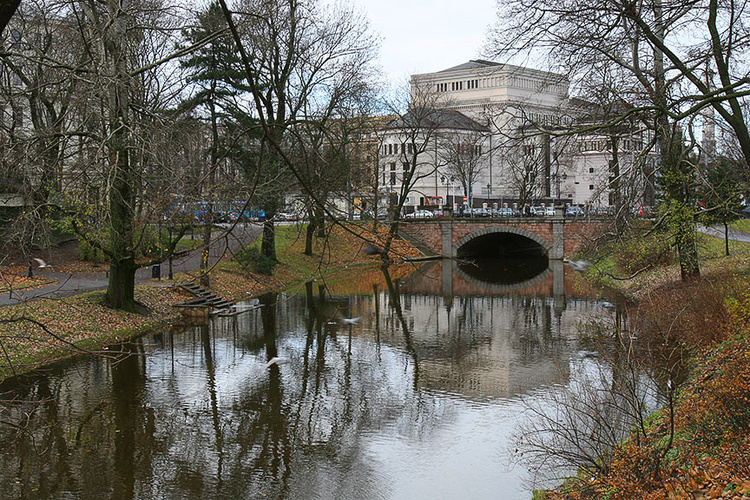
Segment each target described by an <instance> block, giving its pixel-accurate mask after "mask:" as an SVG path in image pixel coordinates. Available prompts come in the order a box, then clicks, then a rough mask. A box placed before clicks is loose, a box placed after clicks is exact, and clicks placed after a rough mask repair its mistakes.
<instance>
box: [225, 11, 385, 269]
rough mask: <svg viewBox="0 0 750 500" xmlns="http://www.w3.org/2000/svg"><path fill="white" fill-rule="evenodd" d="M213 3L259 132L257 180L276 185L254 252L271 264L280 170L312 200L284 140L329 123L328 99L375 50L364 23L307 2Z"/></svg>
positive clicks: (348, 14)
mask: <svg viewBox="0 0 750 500" xmlns="http://www.w3.org/2000/svg"><path fill="white" fill-rule="evenodd" d="M220 3H221V5H222V10H223V11H224V15H225V17H226V19H227V22H228V24H229V26H230V29H231V31H232V34H233V37H234V40H235V43H236V45H237V47H238V50H239V52H240V54H241V57H242V64H243V69H244V71H245V74H246V77H247V79H248V85H249V87H250V90H251V94H252V98H253V103H254V105H255V109H254V111H255V113H257V115H256V116H257V118H258V119H259V121H260V125H261V128H262V130H263V138H262V141H261V155H260V157H259V159H258V162H257V165H256V167H257V168H258V170H259V172H260V173H262V174H263V176H264V178H268V179H276V180H277V181H278V180H281V182H277V183H276V186H277V189H276V190H275V191H273V190H272V191H270V192H269V194H268V196H265V197H262V199H263V203H264V205H265V209H266V213H267V214H268V215H270V217H269V218H267V219H266V222H265V224H264V231H263V243H262V245H261V248H262V252H263V254H264V255H266V256H267V257H271V258H274V259H275V243H274V225H273V215H274V214H275V213H276V211H277V210H278V207H279V206H280V204H281V201H282V199H283V194H285V191H286V187H287V186H288V183H287V181H286V179H287V178H286V177H285V176H284V170H287V169H288V170H290V171H291V172H292V173H293V174H294V176H295V177H296V179H297V181H298V182H299V183H300V185H301V186H302V188H303V189H305V191H307V193H308V194H310V195H311V196H314V195H313V190H312V189H309V186H306V185H305V180H304V176H303V175H301V174H300V173H299V172H298V171H297V169H296V167H295V163H294V160H293V158H292V157H291V156H290V154H289V150H288V148H287V147H288V144H289V143H288V142H287V140H286V135H287V132H288V131H289V130H290V127H293V126H295V124H296V123H298V122H300V121H304V120H306V119H307V118H308V116H310V117H311V118H312V119H315V120H318V121H321V120H322V119H323V118H325V117H331V116H333V113H334V111H335V110H336V107H335V106H330V103H331V102H335V100H334V101H331V99H330V97H331V96H334V95H335V94H336V92H338V90H339V89H341V88H342V86H341V83H342V82H343V81H345V80H346V79H348V78H350V76H351V75H357V74H362V73H363V72H366V71H368V68H369V65H370V61H371V59H372V56H373V51H374V49H375V47H376V46H377V43H376V40H375V39H374V38H373V36H372V35H371V34H370V33H369V27H368V24H367V22H366V21H365V19H364V18H362V17H361V15H360V14H358V13H356V12H354V11H353V10H350V9H348V8H339V9H335V10H334V9H330V10H324V8H323V7H322V6H321V4H320V3H318V2H316V1H312V0H311V1H298V0H270V1H266V0H248V1H247V2H246V3H245V4H244V5H243V8H242V9H241V10H238V11H237V12H232V11H230V9H229V7H228V6H227V4H226V2H225V1H224V0H220ZM347 75H348V76H347ZM356 79H357V78H354V80H356ZM344 87H346V86H344ZM285 183H286V184H285ZM316 203H317V204H318V205H320V206H323V205H322V204H321V203H320V202H319V200H316Z"/></svg>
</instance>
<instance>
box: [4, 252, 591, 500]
mask: <svg viewBox="0 0 750 500" xmlns="http://www.w3.org/2000/svg"><path fill="white" fill-rule="evenodd" d="M564 272H565V271H564V269H563V270H561V274H556V272H552V271H550V272H549V273H548V274H549V276H547V277H545V278H543V279H542V280H540V281H536V282H533V283H527V284H526V286H525V288H521V289H516V290H513V291H508V290H505V289H503V288H502V287H499V288H498V287H495V288H493V287H489V288H481V286H479V285H478V284H477V283H476V282H475V281H469V280H466V279H465V278H463V277H462V276H461V274H460V273H458V272H456V271H455V269H453V268H451V267H450V266H440V265H433V266H428V267H426V268H423V269H420V270H419V272H417V273H415V274H413V275H411V276H408V277H403V278H394V277H391V276H390V275H389V274H388V273H385V274H383V276H382V279H381V280H379V281H374V282H369V281H367V282H363V283H362V284H361V286H360V287H359V288H358V289H356V290H355V291H354V293H340V292H339V291H338V290H337V288H336V287H335V286H333V285H324V284H322V283H319V282H316V283H308V284H307V285H306V286H305V287H304V289H303V290H301V291H300V293H296V294H267V295H264V296H263V297H260V304H261V307H260V308H259V309H257V310H252V311H249V312H246V313H243V314H240V315H238V316H234V317H228V318H216V319H215V320H213V321H212V322H211V323H209V324H203V325H200V326H191V327H186V328H185V329H184V331H182V332H174V331H166V332H159V333H157V334H153V335H147V336H144V337H142V338H140V339H138V340H137V341H134V342H133V343H131V344H129V345H127V346H125V347H126V349H127V351H128V353H129V355H127V356H124V357H122V358H121V359H119V360H118V361H116V362H112V361H111V360H108V359H100V358H89V359H80V360H77V361H75V362H72V363H67V364H62V365H58V366H55V367H54V368H53V369H51V370H49V371H46V372H43V373H39V374H36V375H34V376H31V377H26V378H23V379H21V380H19V381H17V382H16V384H15V386H14V387H12V389H13V390H14V391H16V393H15V397H17V398H18V399H19V400H25V401H30V402H28V403H25V404H18V405H11V409H10V410H9V411H8V412H7V414H6V415H4V420H6V421H10V422H13V423H14V424H15V425H16V427H15V428H11V427H9V426H2V427H0V433H2V435H0V438H2V440H3V442H4V443H6V446H5V450H4V453H3V456H2V466H3V467H2V471H1V472H0V476H1V477H2V485H0V495H2V496H3V497H4V498H19V497H30V498H35V497H65V496H72V497H85V498H88V497H94V496H103V497H112V498H232V499H234V498H261V497H267V498H287V499H298V498H304V499H308V498H327V499H351V498H363V499H369V498H389V499H390V498H392V499H400V498H409V499H413V498H497V497H498V492H503V498H528V497H529V492H528V491H527V490H526V484H525V483H524V474H525V472H524V470H522V469H518V468H512V467H509V465H508V459H507V456H505V455H504V453H505V447H506V445H507V443H508V439H509V438H510V436H511V434H512V432H513V430H514V427H515V419H516V415H517V414H518V413H519V411H520V407H519V404H520V401H519V397H518V396H519V395H521V394H527V395H530V396H533V395H534V394H535V393H538V392H539V391H544V390H546V389H545V388H549V387H552V386H554V385H556V384H566V383H567V382H568V380H569V377H570V368H569V367H570V365H571V360H572V359H574V358H575V353H576V350H577V347H576V337H575V324H576V322H577V320H578V318H580V317H581V316H582V315H586V314H589V313H590V312H591V311H592V309H593V304H594V303H593V302H592V301H591V300H590V299H588V298H586V297H585V296H580V295H577V294H578V292H576V291H574V290H575V288H574V287H573V285H572V284H568V283H567V282H566V280H565V274H564ZM356 279H357V277H356V276H352V279H351V280H350V281H352V280H356ZM349 284H351V283H349ZM566 291H570V293H566ZM354 316H358V317H361V318H362V319H361V321H360V322H359V324H353V323H351V322H350V323H347V324H343V323H342V321H341V320H342V318H351V317H354ZM274 357H284V358H288V359H289V360H290V362H289V363H287V364H282V365H278V364H273V365H271V366H270V367H268V368H267V367H266V362H267V361H268V360H270V359H271V358H274ZM6 389H10V387H9V388H6ZM31 401H36V402H39V403H40V404H34V403H31Z"/></svg>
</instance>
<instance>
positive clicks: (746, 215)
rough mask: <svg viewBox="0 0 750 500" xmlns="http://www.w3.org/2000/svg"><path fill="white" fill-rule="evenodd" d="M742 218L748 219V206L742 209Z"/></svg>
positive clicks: (749, 206)
mask: <svg viewBox="0 0 750 500" xmlns="http://www.w3.org/2000/svg"><path fill="white" fill-rule="evenodd" d="M741 213H742V216H743V217H744V218H746V219H750V205H748V206H746V207H745V208H743V209H742V212H741Z"/></svg>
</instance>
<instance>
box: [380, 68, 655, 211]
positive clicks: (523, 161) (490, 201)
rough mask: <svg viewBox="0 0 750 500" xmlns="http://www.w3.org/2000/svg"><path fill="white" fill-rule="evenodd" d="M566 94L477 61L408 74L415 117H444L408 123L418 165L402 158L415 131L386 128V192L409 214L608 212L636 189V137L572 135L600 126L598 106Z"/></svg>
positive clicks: (521, 71) (552, 84) (524, 74)
mask: <svg viewBox="0 0 750 500" xmlns="http://www.w3.org/2000/svg"><path fill="white" fill-rule="evenodd" d="M568 92H569V83H568V81H567V80H566V79H565V77H563V76H562V75H559V74H555V73H550V72H545V71H539V70H534V69H529V68H523V67H519V66H513V65H509V64H500V63H495V62H491V61H483V60H472V61H469V62H467V63H465V64H461V65H459V66H455V67H452V68H449V69H446V70H443V71H439V72H437V73H428V74H418V75H413V76H412V78H411V94H412V101H413V102H412V103H411V106H412V109H421V108H430V109H433V110H434V111H433V113H434V114H439V113H443V114H444V115H446V117H445V118H443V119H442V120H441V123H440V124H438V125H435V124H431V123H430V124H427V125H423V124H420V123H418V122H417V121H415V120H412V123H410V124H409V125H410V126H411V127H413V128H415V129H421V134H422V135H421V138H420V140H421V141H422V142H421V143H419V144H421V152H420V154H419V155H418V156H416V157H415V156H414V155H413V154H412V155H410V154H409V153H410V146H411V147H412V148H415V147H416V146H417V143H418V142H419V141H414V140H412V139H413V137H412V136H417V135H419V132H415V131H411V130H408V127H407V126H404V122H405V121H407V120H403V119H402V120H396V121H395V122H392V123H391V125H389V126H388V127H386V129H385V130H384V131H383V132H382V141H381V142H382V145H381V149H380V160H379V161H380V163H379V171H380V173H381V175H382V176H383V179H384V181H388V182H384V184H383V185H387V186H388V187H389V189H391V190H392V192H394V193H401V194H402V196H404V211H405V212H406V213H408V212H411V211H413V210H416V209H418V208H426V207H429V206H430V205H435V204H436V203H439V204H442V205H446V206H452V208H454V209H458V208H459V207H460V206H472V207H485V208H488V207H495V208H497V207H501V206H513V205H525V204H530V205H537V204H541V203H546V204H555V205H582V206H584V205H585V206H588V207H596V208H597V209H598V210H606V209H608V207H611V206H613V205H614V204H615V203H617V201H618V200H619V199H621V196H620V195H619V194H616V193H613V190H617V189H621V187H623V186H625V185H626V184H627V185H628V186H629V189H631V190H633V189H635V190H636V191H637V188H633V187H632V184H633V181H632V177H633V176H635V174H636V173H638V175H640V174H641V173H642V170H643V168H641V167H640V166H639V164H640V163H641V162H643V156H642V155H641V154H640V152H641V150H642V149H643V143H644V137H643V134H642V132H637V131H635V129H634V128H631V129H627V128H625V127H621V128H620V129H618V131H617V132H616V134H615V133H613V132H612V131H610V130H609V129H606V133H605V132H601V131H594V132H586V133H571V131H574V130H587V129H590V127H586V126H585V125H588V124H590V123H593V120H595V119H598V116H596V115H597V108H598V107H597V105H596V104H592V103H586V102H584V101H581V100H579V99H571V98H570V97H569V95H568ZM415 101H416V102H415ZM411 112H412V111H411V110H410V111H409V113H411ZM409 113H407V114H406V116H408V115H409ZM594 130H595V129H594ZM603 130H604V129H603ZM410 134H411V135H410ZM410 159H412V161H411V163H409V160H410ZM409 165H416V167H415V168H414V169H413V170H414V175H413V176H412V178H411V179H405V174H406V172H407V170H408V168H407V167H408V166H409ZM626 176H630V178H628V179H627V182H625V177H626ZM406 180H409V181H410V182H411V184H410V185H405V184H404V182H405V181H406Z"/></svg>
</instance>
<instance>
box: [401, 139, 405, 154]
mask: <svg viewBox="0 0 750 500" xmlns="http://www.w3.org/2000/svg"><path fill="white" fill-rule="evenodd" d="M401 154H402V155H405V154H406V144H404V143H403V142H402V143H401Z"/></svg>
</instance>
